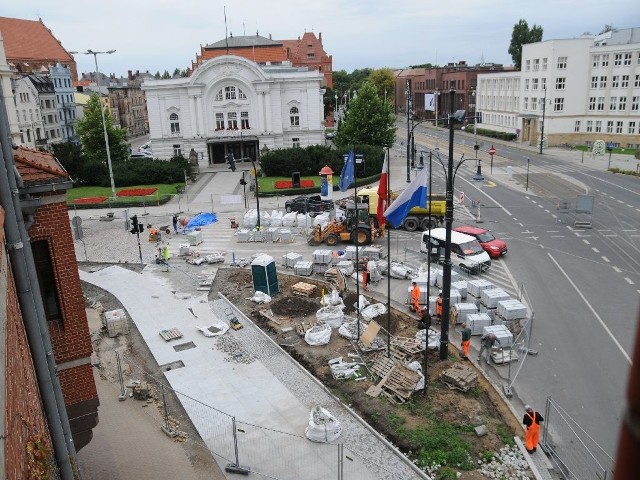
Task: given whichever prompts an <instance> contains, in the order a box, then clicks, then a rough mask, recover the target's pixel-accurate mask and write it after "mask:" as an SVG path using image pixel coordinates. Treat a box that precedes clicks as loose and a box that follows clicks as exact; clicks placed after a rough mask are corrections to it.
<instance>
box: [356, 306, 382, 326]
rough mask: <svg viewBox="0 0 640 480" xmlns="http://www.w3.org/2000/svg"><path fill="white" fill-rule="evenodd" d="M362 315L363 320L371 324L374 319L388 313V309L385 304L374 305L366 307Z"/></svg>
mask: <svg viewBox="0 0 640 480" xmlns="http://www.w3.org/2000/svg"><path fill="white" fill-rule="evenodd" d="M360 313H362V318H363V319H364V320H365V321H367V322H369V321H371V320H373V319H374V318H376V317H379V316H380V315H384V314H385V313H387V307H386V306H385V305H384V303H373V304H371V305H367V306H366V307H364V308H363V309H362V312H360Z"/></svg>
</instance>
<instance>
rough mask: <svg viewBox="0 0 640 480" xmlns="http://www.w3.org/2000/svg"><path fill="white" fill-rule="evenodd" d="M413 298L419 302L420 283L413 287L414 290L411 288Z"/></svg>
mask: <svg viewBox="0 0 640 480" xmlns="http://www.w3.org/2000/svg"><path fill="white" fill-rule="evenodd" d="M411 299H412V300H413V301H414V302H419V301H420V287H419V286H418V285H416V286H415V287H413V290H411Z"/></svg>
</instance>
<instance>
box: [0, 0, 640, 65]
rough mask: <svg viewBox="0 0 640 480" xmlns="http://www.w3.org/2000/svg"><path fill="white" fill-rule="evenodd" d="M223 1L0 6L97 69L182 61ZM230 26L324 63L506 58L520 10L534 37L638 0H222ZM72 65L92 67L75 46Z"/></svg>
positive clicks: (567, 30)
mask: <svg viewBox="0 0 640 480" xmlns="http://www.w3.org/2000/svg"><path fill="white" fill-rule="evenodd" d="M224 6H225V3H224V2H217V1H211V0H209V1H205V0H180V1H176V0H126V1H124V0H108V1H100V2H96V1H93V0H82V1H80V0H65V1H64V2H54V1H49V0H39V1H36V0H17V1H13V2H5V3H4V5H3V8H2V11H0V15H2V16H6V17H14V18H22V19H27V20H37V19H38V18H42V20H43V21H44V23H45V25H46V26H47V27H48V28H49V29H50V30H51V31H52V32H53V34H54V36H55V37H56V38H57V39H58V40H60V42H62V45H63V47H64V48H66V49H67V50H68V51H74V50H76V51H86V50H87V49H92V50H95V51H104V50H111V49H115V50H116V52H115V53H114V54H112V55H101V56H99V57H98V62H99V67H100V70H101V71H102V72H103V73H115V74H116V75H126V73H127V71H128V70H134V71H135V70H140V71H146V70H148V71H149V72H151V73H155V72H156V71H160V72H163V71H164V70H169V72H171V73H172V72H173V70H174V69H175V68H176V67H178V68H180V69H183V68H187V67H189V66H190V65H191V61H192V60H194V59H195V56H196V53H198V52H199V51H200V45H201V44H202V45H206V44H209V43H214V42H217V41H219V40H223V39H224V38H225V21H224ZM226 17H227V30H228V32H229V34H231V33H233V35H236V36H238V35H244V34H246V35H254V34H255V33H256V30H257V31H258V32H259V34H260V35H261V36H264V37H268V36H269V34H271V35H272V38H273V39H274V40H281V39H295V38H297V37H299V36H301V35H302V34H304V32H305V31H313V32H315V33H316V35H318V34H319V33H322V39H323V44H324V49H325V51H326V52H327V53H328V54H329V55H333V69H334V71H335V70H346V71H347V72H351V71H353V70H354V69H356V68H364V67H372V68H379V67H390V68H402V67H407V66H409V65H417V64H422V63H428V62H430V63H433V64H436V63H437V64H439V65H443V64H446V63H448V62H458V61H461V60H464V61H467V63H469V64H476V63H479V62H481V61H482V60H484V61H485V62H493V63H502V64H505V65H511V64H512V60H511V56H510V55H509V54H508V52H507V50H508V48H509V42H510V41H511V33H512V31H513V26H514V25H515V24H516V23H517V22H518V21H519V20H520V19H521V18H523V19H525V20H526V21H527V23H528V24H529V27H531V26H532V25H534V24H536V25H540V26H542V28H543V30H544V35H543V40H550V39H558V38H572V37H576V36H579V35H581V34H582V33H585V32H589V33H594V34H595V33H599V32H600V30H601V29H602V27H603V26H604V25H613V26H614V27H616V28H618V29H622V28H632V27H640V3H639V2H638V0H610V1H608V2H605V1H596V0H581V1H579V0H536V1H529V2H521V1H514V0H510V1H508V0H458V1H456V2H451V1H438V2H435V1H433V0H384V1H383V0H324V1H322V2H303V1H301V0H243V1H234V2H228V3H227V5H226ZM75 58H76V62H77V64H78V72H79V73H82V72H89V71H93V70H95V67H94V63H93V57H92V56H88V55H76V56H75Z"/></svg>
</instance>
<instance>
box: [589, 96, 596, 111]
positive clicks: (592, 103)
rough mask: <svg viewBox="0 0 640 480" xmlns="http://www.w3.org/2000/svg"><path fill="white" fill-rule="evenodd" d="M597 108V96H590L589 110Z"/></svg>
mask: <svg viewBox="0 0 640 480" xmlns="http://www.w3.org/2000/svg"><path fill="white" fill-rule="evenodd" d="M595 109H596V97H589V110H591V111H593V110H595Z"/></svg>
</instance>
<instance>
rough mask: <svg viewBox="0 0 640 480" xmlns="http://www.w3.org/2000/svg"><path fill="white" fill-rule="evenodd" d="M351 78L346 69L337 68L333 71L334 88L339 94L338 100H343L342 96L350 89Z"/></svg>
mask: <svg viewBox="0 0 640 480" xmlns="http://www.w3.org/2000/svg"><path fill="white" fill-rule="evenodd" d="M350 82H351V79H350V78H349V74H348V73H347V72H346V71H345V70H337V71H335V72H333V90H334V91H335V92H336V93H337V94H338V97H339V98H338V101H339V102H340V101H342V96H343V95H344V94H345V93H346V91H347V90H348V89H349V83H350Z"/></svg>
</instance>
